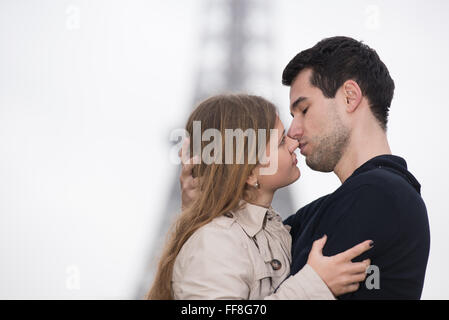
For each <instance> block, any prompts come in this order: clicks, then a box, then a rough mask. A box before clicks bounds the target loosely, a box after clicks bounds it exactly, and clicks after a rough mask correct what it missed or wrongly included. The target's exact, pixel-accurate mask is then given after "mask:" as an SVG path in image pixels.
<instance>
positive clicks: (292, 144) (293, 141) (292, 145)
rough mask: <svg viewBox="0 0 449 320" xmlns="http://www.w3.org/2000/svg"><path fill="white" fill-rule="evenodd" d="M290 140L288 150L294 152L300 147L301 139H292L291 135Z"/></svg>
mask: <svg viewBox="0 0 449 320" xmlns="http://www.w3.org/2000/svg"><path fill="white" fill-rule="evenodd" d="M288 140H289V144H288V151H290V153H293V152H295V150H296V149H297V148H298V147H299V141H298V140H296V139H292V138H290V137H288Z"/></svg>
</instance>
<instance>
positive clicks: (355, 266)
mask: <svg viewBox="0 0 449 320" xmlns="http://www.w3.org/2000/svg"><path fill="white" fill-rule="evenodd" d="M195 121H199V122H196V125H198V123H199V124H200V125H201V130H200V131H201V135H200V137H199V141H198V142H200V148H199V149H200V150H199V151H200V152H201V156H202V157H201V158H200V160H202V161H200V163H198V164H192V165H190V167H189V166H188V165H185V166H184V169H183V170H184V172H187V171H189V170H191V173H192V176H193V177H197V178H196V179H195V180H196V182H197V184H198V186H197V187H198V188H197V189H198V190H199V192H197V194H196V195H190V197H192V198H193V199H194V200H193V201H192V203H190V204H189V205H188V206H187V207H183V210H182V213H181V214H180V216H179V217H178V218H177V220H176V221H175V223H174V225H173V229H172V231H171V233H170V234H169V238H168V241H167V243H166V246H165V248H164V251H163V253H162V257H161V259H160V261H159V265H158V270H157V273H156V276H155V280H154V283H153V285H152V287H151V289H150V291H149V292H148V294H147V298H148V299H335V296H338V295H341V294H344V293H347V292H352V291H355V290H357V288H358V282H360V281H363V280H364V279H365V276H366V274H365V271H366V268H367V267H368V266H369V263H370V261H369V259H368V260H365V261H363V262H359V263H352V262H351V259H353V258H355V257H356V256H358V255H360V254H361V253H362V252H364V251H366V250H368V249H369V248H370V246H369V241H365V242H363V243H362V244H359V245H357V246H355V247H354V248H352V249H350V250H348V251H346V252H344V253H341V254H339V255H336V256H333V257H324V256H323V255H322V253H321V250H322V248H323V246H324V244H325V241H326V237H325V236H324V237H323V238H322V239H319V240H317V241H315V242H314V245H313V248H312V250H311V252H310V254H309V258H308V261H307V264H306V266H305V267H304V268H303V269H302V270H300V271H299V272H298V273H296V274H295V275H291V276H289V274H290V263H291V252H290V251H291V236H290V233H289V231H288V230H287V229H286V227H285V226H284V225H283V223H282V219H281V218H280V216H279V215H278V214H277V213H276V212H275V211H274V210H273V208H272V207H271V202H272V199H273V196H274V193H275V191H276V190H277V189H279V188H282V187H285V186H287V185H289V184H291V183H293V182H294V181H296V180H297V179H298V178H299V176H300V172H299V169H298V167H297V166H296V163H297V161H296V156H295V154H294V150H295V149H296V148H297V146H298V145H297V144H298V142H297V141H296V140H293V139H290V138H289V137H287V136H286V135H285V131H284V126H283V124H282V122H281V121H280V119H279V117H278V114H277V110H276V107H275V106H274V105H273V104H271V103H270V102H268V101H266V100H265V99H263V98H261V97H257V96H250V95H220V96H215V97H211V98H209V99H207V100H205V101H203V102H202V103H201V104H200V105H199V106H198V107H197V108H196V109H195V110H194V111H193V113H192V114H191V115H190V117H189V119H188V121H187V125H186V130H187V132H188V134H189V137H192V136H193V139H195V138H196V139H198V137H196V136H195V130H194V128H195ZM196 128H198V126H197V127H196ZM229 129H232V130H233V131H232V132H237V131H236V130H237V129H241V132H250V131H251V130H254V132H255V133H256V134H255V135H254V136H252V138H254V137H255V139H251V138H250V134H248V136H247V137H245V138H244V139H243V143H241V144H239V143H238V141H235V142H236V143H234V138H232V137H231V141H229V137H230V136H229ZM272 129H274V131H270V130H272ZM227 130H228V131H227ZM247 130H250V131H247ZM276 130H277V131H276ZM211 132H212V133H213V132H215V133H216V132H218V133H219V135H218V136H217V135H215V136H214V143H213V146H214V148H211V147H210V142H209V141H204V140H207V138H206V139H205V136H211V134H210V133H211ZM263 132H265V133H269V132H274V133H276V132H278V133H280V134H279V136H278V137H277V138H276V135H275V134H274V135H271V134H266V135H265V136H266V138H267V139H268V141H265V140H264V139H263V134H262V135H259V133H263ZM227 134H228V135H227ZM236 140H238V139H236ZM195 145H196V143H195V140H194V141H193V143H192V145H191V146H190V154H193V155H195V153H196V152H198V150H193V149H194V147H195ZM212 151H213V152H212ZM264 155H265V156H264ZM210 159H212V160H213V161H210ZM229 160H232V161H229ZM194 163H195V162H194ZM270 168H275V170H274V171H273V172H274V173H273V172H271V173H270V174H265V173H264V170H265V172H267V170H268V169H270ZM189 175H190V174H189Z"/></svg>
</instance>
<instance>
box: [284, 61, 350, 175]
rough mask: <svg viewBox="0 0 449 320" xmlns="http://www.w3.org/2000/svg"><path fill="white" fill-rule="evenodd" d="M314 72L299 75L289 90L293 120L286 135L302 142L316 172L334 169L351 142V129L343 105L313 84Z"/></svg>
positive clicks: (305, 153)
mask: <svg viewBox="0 0 449 320" xmlns="http://www.w3.org/2000/svg"><path fill="white" fill-rule="evenodd" d="M311 75H312V70H311V69H305V70H303V71H301V72H300V73H299V75H298V76H297V77H296V79H295V80H294V81H293V83H292V85H291V88H290V113H291V115H292V117H293V120H292V123H291V125H290V128H289V130H288V133H287V135H288V136H289V137H290V138H292V139H296V140H298V141H299V148H300V149H301V154H302V155H304V156H305V157H306V164H307V165H308V166H309V167H310V168H311V169H312V170H316V171H322V172H331V171H333V170H334V168H335V166H336V165H337V163H338V162H339V161H340V158H341V157H342V155H343V152H344V150H345V148H346V146H347V145H348V142H349V136H350V134H349V129H348V128H347V126H345V125H344V123H343V122H342V120H341V113H342V112H343V111H344V108H345V107H344V105H341V104H339V100H338V99H337V97H338V95H336V98H334V99H328V98H326V97H324V95H323V93H322V92H321V90H320V89H319V88H316V87H313V86H312V85H311V84H310V80H309V79H310V76H311Z"/></svg>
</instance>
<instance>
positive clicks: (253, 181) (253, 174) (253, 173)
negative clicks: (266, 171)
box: [246, 169, 257, 187]
mask: <svg viewBox="0 0 449 320" xmlns="http://www.w3.org/2000/svg"><path fill="white" fill-rule="evenodd" d="M256 171H257V170H256V169H253V170H252V171H251V175H250V176H249V177H248V179H246V183H247V184H249V185H250V186H252V187H254V185H255V184H256V183H257V173H256Z"/></svg>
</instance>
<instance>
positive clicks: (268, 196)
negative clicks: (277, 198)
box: [244, 189, 274, 209]
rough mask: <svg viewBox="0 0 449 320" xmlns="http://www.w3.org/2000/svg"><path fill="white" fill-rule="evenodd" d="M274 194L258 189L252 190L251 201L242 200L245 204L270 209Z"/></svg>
mask: <svg viewBox="0 0 449 320" xmlns="http://www.w3.org/2000/svg"><path fill="white" fill-rule="evenodd" d="M273 196H274V192H267V191H262V190H260V189H257V190H254V192H252V193H251V199H244V200H245V201H246V202H249V203H251V204H255V205H256V206H261V207H264V208H267V209H268V208H270V207H271V202H272V201H273Z"/></svg>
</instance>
